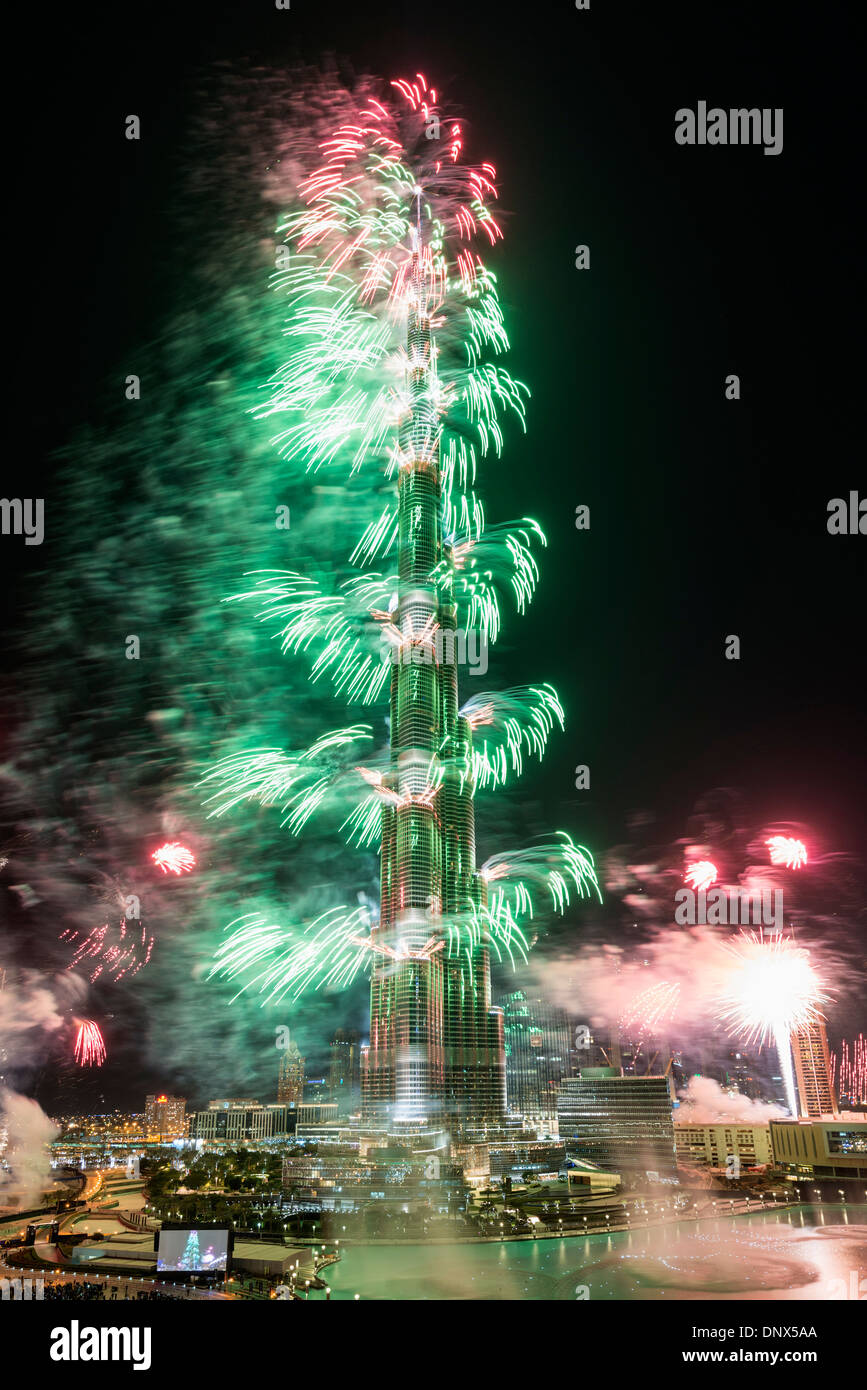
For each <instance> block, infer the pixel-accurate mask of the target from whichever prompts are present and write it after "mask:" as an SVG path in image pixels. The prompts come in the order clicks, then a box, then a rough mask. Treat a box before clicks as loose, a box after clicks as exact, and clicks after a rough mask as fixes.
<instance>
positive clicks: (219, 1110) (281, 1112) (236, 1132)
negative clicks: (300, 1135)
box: [190, 1100, 296, 1146]
mask: <svg viewBox="0 0 867 1390" xmlns="http://www.w3.org/2000/svg"><path fill="white" fill-rule="evenodd" d="M295 1125H296V1113H295V1110H294V1108H293V1107H292V1106H288V1105H280V1104H277V1105H260V1104H259V1102H258V1101H253V1100H250V1101H248V1100H212V1101H211V1102H210V1104H209V1105H208V1108H207V1110H194V1111H193V1112H192V1114H191V1115H190V1138H191V1139H199V1140H202V1141H203V1142H204V1143H211V1144H226V1145H227V1146H231V1145H233V1144H244V1143H262V1142H263V1141H266V1140H268V1139H278V1138H282V1137H285V1136H286V1135H288V1134H292V1133H294V1131H295Z"/></svg>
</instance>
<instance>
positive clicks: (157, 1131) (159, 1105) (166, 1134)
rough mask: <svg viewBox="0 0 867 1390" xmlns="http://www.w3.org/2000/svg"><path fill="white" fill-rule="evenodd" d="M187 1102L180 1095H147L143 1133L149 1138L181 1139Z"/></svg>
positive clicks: (161, 1139)
mask: <svg viewBox="0 0 867 1390" xmlns="http://www.w3.org/2000/svg"><path fill="white" fill-rule="evenodd" d="M186 1112H187V1102H186V1100H185V1099H184V1098H183V1097H181V1096H148V1097H147V1099H146V1101H145V1134H146V1135H147V1137H148V1138H149V1139H159V1140H160V1141H163V1140H168V1139H182V1138H183V1137H184V1134H185V1133H186V1128H187V1121H186Z"/></svg>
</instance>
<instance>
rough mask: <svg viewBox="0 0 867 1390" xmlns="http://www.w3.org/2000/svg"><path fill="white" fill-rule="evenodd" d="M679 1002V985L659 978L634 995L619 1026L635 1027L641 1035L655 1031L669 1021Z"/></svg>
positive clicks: (624, 1027) (625, 1027)
mask: <svg viewBox="0 0 867 1390" xmlns="http://www.w3.org/2000/svg"><path fill="white" fill-rule="evenodd" d="M679 1002H680V985H679V984H676V983H673V982H671V981H669V980H660V981H659V983H658V984H655V985H649V986H648V988H647V989H643V990H642V991H641V993H640V994H637V995H636V996H635V998H634V999H633V1000H632V1003H631V1004H630V1005H629V1007H628V1008H627V1009H626V1010H625V1012H624V1014H623V1017H622V1018H621V1020H620V1027H621V1028H622V1029H624V1030H628V1029H634V1028H637V1029H638V1031H639V1032H640V1033H641V1034H642V1035H644V1034H646V1033H649V1034H653V1033H656V1032H657V1031H658V1030H659V1029H660V1028H661V1027H662V1026H663V1025H664V1024H666V1023H671V1021H672V1019H673V1018H674V1016H675V1014H676V1013H677V1006H678V1004H679Z"/></svg>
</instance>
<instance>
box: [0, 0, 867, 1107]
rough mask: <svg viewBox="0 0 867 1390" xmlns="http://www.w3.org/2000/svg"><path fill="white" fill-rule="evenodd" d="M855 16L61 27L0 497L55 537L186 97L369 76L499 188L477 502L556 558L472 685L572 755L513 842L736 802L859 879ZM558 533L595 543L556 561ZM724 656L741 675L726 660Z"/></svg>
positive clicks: (183, 18)
mask: <svg viewBox="0 0 867 1390" xmlns="http://www.w3.org/2000/svg"><path fill="white" fill-rule="evenodd" d="M757 9H759V10H760V14H758V15H757V13H756V11H757ZM843 13H844V7H843V6H839V5H834V4H831V5H826V6H824V7H822V8H821V9H819V10H817V9H816V8H815V7H814V6H807V5H803V4H795V5H793V4H791V3H787V4H782V3H769V4H765V5H762V6H760V7H757V6H756V5H755V4H746V3H730V4H726V5H724V6H722V5H713V6H711V5H708V4H696V3H695V0H691V2H690V3H670V4H666V5H653V4H647V3H644V4H640V5H639V4H631V5H627V4H623V3H614V0H592V7H591V9H590V11H589V12H586V13H585V12H578V11H576V10H575V8H574V5H573V4H572V3H571V2H570V0H560V3H547V4H543V5H541V6H538V5H537V6H524V7H518V8H517V9H513V10H512V11H511V12H510V11H508V10H507V9H505V8H503V7H497V6H486V5H458V4H442V5H438V6H426V5H420V4H415V5H390V4H385V3H377V4H369V5H362V4H359V3H357V2H356V3H353V4H334V3H331V2H330V0H328V3H322V2H321V0H292V8H291V10H289V11H287V12H282V11H277V10H275V9H274V8H273V7H269V5H268V4H267V3H266V0H256V3H255V4H243V5H242V4H240V3H236V4H233V5H232V4H219V3H210V4H208V5H205V6H202V5H192V4H177V5H172V6H161V5H153V6H147V7H145V8H144V9H142V8H137V7H132V8H130V7H120V8H118V7H111V8H110V9H109V8H108V7H106V8H105V10H104V12H103V13H102V14H97V12H96V11H95V9H94V8H93V7H91V9H90V11H89V13H86V14H84V15H82V14H81V13H80V12H77V11H76V10H74V9H73V10H69V9H66V10H64V9H61V10H59V11H57V12H56V13H53V14H52V16H51V19H50V24H48V25H47V26H46V28H47V32H45V33H42V34H40V35H39V38H38V40H35V41H34V42H35V51H36V53H37V54H38V56H37V57H36V58H35V59H34V60H32V69H31V78H30V81H31V96H32V107H31V110H30V112H29V114H28V121H27V123H26V126H24V127H22V130H21V134H22V138H23V142H24V156H23V166H24V167H23V171H22V172H23V175H24V179H25V186H26V188H27V191H26V193H25V196H24V198H23V199H22V201H21V202H20V203H19V204H18V207H17V213H18V217H17V218H16V222H17V225H18V229H19V230H18V235H19V237H20V239H21V242H22V250H23V256H22V258H21V259H22V260H23V266H20V265H19V269H18V270H17V271H16V272H15V277H16V278H18V277H19V276H20V278H21V279H22V280H24V281H26V283H27V295H28V301H29V312H30V313H31V314H32V322H31V328H30V332H29V334H28V337H29V343H30V347H29V350H28V351H27V353H26V355H25V361H24V362H23V363H22V364H21V365H22V367H24V368H25V370H24V371H23V373H22V375H23V381H22V387H21V389H22V391H23V393H24V399H25V400H26V402H27V404H26V412H25V416H24V418H26V419H27V421H28V443H27V447H26V450H25V449H20V450H19V451H18V452H17V453H13V454H12V455H11V456H10V457H9V458H8V460H7V467H6V470H5V477H6V482H5V484H4V491H5V492H6V493H7V494H8V495H10V496H13V495H36V488H35V480H36V479H38V481H39V488H40V491H39V494H38V495H40V496H44V497H45V499H46V514H47V516H49V517H50V516H52V515H53V513H52V496H53V494H52V487H53V485H54V484H53V478H54V473H55V467H56V463H55V456H56V451H57V450H58V449H60V448H62V447H63V445H64V444H65V443H66V442H67V441H68V438H69V435H70V432H71V431H72V430H73V429H74V428H76V427H79V426H80V425H81V424H82V423H83V422H86V421H91V422H97V423H98V421H99V417H100V412H101V411H102V410H103V408H104V407H103V404H102V402H103V401H104V400H105V395H106V382H113V381H114V380H115V379H120V378H122V377H123V376H124V375H125V374H126V373H127V372H128V371H132V370H135V365H134V362H135V353H136V347H137V345H138V344H140V343H142V342H147V341H148V340H149V339H150V338H152V337H153V335H154V334H156V333H157V332H158V330H159V325H160V322H161V320H162V319H163V318H164V316H165V315H166V313H167V312H168V310H169V308H170V306H171V304H172V301H173V297H174V296H175V295H176V293H177V289H178V285H179V282H180V280H181V278H182V276H183V274H184V257H185V256H187V255H189V248H179V247H178V245H177V243H176V242H175V241H174V240H173V237H172V231H171V219H170V216H169V213H170V208H171V204H172V200H173V199H174V198H175V197H176V196H177V195H176V188H177V170H178V168H179V167H180V164H181V163H182V162H183V159H184V155H185V151H184V141H185V139H186V133H187V131H188V127H189V121H190V118H191V116H192V115H193V114H194V112H195V108H196V102H197V91H198V89H199V86H200V82H201V75H202V73H203V72H206V71H207V70H208V67H209V65H210V64H211V63H213V62H214V61H222V62H225V63H228V64H229V65H231V64H234V63H237V62H239V61H240V60H241V59H242V58H246V59H249V60H250V61H252V62H254V63H261V64H262V65H263V66H265V67H268V66H271V65H278V66H279V65H283V64H286V63H290V62H294V61H297V60H302V61H304V62H307V63H312V62H316V61H317V60H318V59H320V58H321V57H322V55H324V54H328V53H334V54H336V55H337V57H338V60H339V62H340V63H341V64H344V65H345V66H346V67H347V68H354V69H355V70H356V71H358V72H366V71H370V72H375V73H379V74H381V75H382V76H384V77H386V78H387V77H391V76H397V75H404V74H407V75H408V74H411V73H414V72H416V71H418V70H421V71H423V72H424V73H425V75H426V76H427V77H428V79H429V80H430V81H432V82H435V83H436V84H437V85H438V86H440V87H442V88H444V89H445V90H446V92H448V93H449V94H450V95H451V96H452V97H453V98H454V100H455V101H456V102H457V104H459V105H460V106H461V108H462V109H463V111H464V112H465V113H466V116H467V119H468V128H469V131H470V141H471V149H472V153H473V155H474V156H476V157H478V158H488V159H490V160H491V161H492V162H493V163H494V164H495V166H496V168H497V174H498V186H499V189H500V205H501V208H503V209H505V210H506V214H507V215H506V218H505V226H506V239H505V242H504V244H503V245H502V246H501V247H500V248H499V249H498V250H497V252H496V255H495V257H492V264H494V265H495V269H496V272H497V274H498V277H499V288H500V295H501V298H502V300H503V303H504V306H505V310H506V318H507V323H508V327H509V333H510V337H511V342H512V351H511V354H510V361H509V367H510V370H511V371H512V372H513V373H514V375H516V376H517V377H519V378H520V379H522V380H525V381H527V382H528V383H529V385H530V387H531V389H532V401H531V404H530V412H529V417H528V432H527V435H526V437H521V436H519V435H517V434H516V433H515V432H513V433H512V434H511V436H510V437H509V439H508V442H507V446H506V448H505V450H504V453H503V457H502V460H501V461H499V462H495V463H493V464H491V465H489V466H488V468H487V470H486V472H485V474H484V478H483V488H484V491H485V493H486V495H487V498H488V501H489V507H488V510H489V513H493V512H495V513H496V515H497V516H498V517H501V518H509V517H512V516H520V515H522V514H530V515H532V516H533V517H535V518H537V519H538V520H539V521H540V522H541V524H542V525H543V527H544V529H545V532H546V534H547V537H548V543H549V545H548V550H547V551H546V552H543V554H542V556H541V566H542V579H541V583H540V587H539V590H538V592H537V596H536V599H535V602H534V605H533V608H532V610H531V613H530V616H529V617H527V618H524V619H523V620H520V619H514V618H512V619H510V621H509V622H508V623H507V624H506V626H505V635H504V638H503V639H502V641H501V643H500V644H499V645H498V648H497V652H496V668H495V669H496V680H497V684H501V685H510V684H517V683H518V682H520V681H523V680H528V679H536V678H538V679H545V680H549V681H551V682H552V683H553V684H554V685H555V686H556V687H557V689H558V690H559V692H560V695H561V698H562V700H563V703H564V706H565V708H566V712H567V717H568V723H567V731H566V734H565V735H564V736H559V737H557V738H556V739H555V740H553V741H552V743H551V745H550V747H549V752H548V756H547V758H546V760H545V763H544V764H543V766H542V767H541V768H539V769H536V770H534V772H533V774H532V778H531V779H530V782H529V785H525V784H523V783H522V784H520V786H519V789H518V791H517V792H512V793H511V794H510V798H511V800H512V801H513V802H517V803H519V805H518V806H517V808H516V812H515V814H516V815H517V816H518V817H519V818H520V817H523V818H524V819H527V820H530V821H533V822H535V820H536V819H538V820H540V821H544V822H550V823H553V824H568V825H569V828H570V830H571V831H572V832H573V834H574V835H575V837H576V839H579V840H581V841H583V842H584V843H587V844H591V845H593V846H594V847H596V848H597V849H598V850H599V851H602V850H603V849H604V847H605V846H608V845H611V844H613V843H615V842H618V841H621V840H623V839H624V838H626V835H627V830H626V827H627V826H628V825H629V824H630V821H631V819H632V818H634V816H635V814H636V813H640V812H644V813H647V814H648V815H650V816H652V817H653V819H654V823H655V827H656V828H655V830H654V837H655V838H656V839H657V840H658V841H660V842H666V841H671V840H673V839H675V838H676V837H677V836H679V835H682V834H683V833H684V828H685V825H686V822H687V819H688V817H689V815H690V812H691V810H692V808H693V805H694V803H695V801H696V798H697V797H698V796H700V795H701V794H702V793H704V792H706V791H707V790H708V789H710V788H714V787H720V786H725V787H736V788H738V789H740V791H741V792H742V794H743V796H744V798H745V802H746V804H748V806H749V808H750V814H751V815H752V816H753V818H754V819H755V821H756V822H759V821H776V820H780V821H787V822H797V823H809V824H810V826H811V827H813V829H814V833H815V834H816V836H817V837H818V839H819V840H820V841H821V844H822V846H823V848H824V849H825V850H834V851H840V852H846V853H848V854H851V855H854V856H858V857H859V858H861V856H862V855H863V844H864V834H865V829H867V811H865V797H864V785H865V770H867V759H865V739H864V731H863V714H862V709H863V646H864V631H863V573H864V554H865V547H867V542H865V540H864V538H863V537H857V536H831V535H829V534H828V532H827V529H826V520H827V504H828V501H829V499H831V498H833V497H847V496H848V494H849V492H850V490H851V489H856V488H858V486H859V483H860V484H861V486H862V494H863V491H864V490H865V478H867V474H865V470H864V469H863V464H862V465H861V466H860V467H859V465H858V462H857V460H858V458H859V457H862V456H863V444H862V433H863V431H862V430H861V428H860V427H859V428H857V430H856V419H855V411H856V400H857V399H858V394H857V393H858V388H859V387H860V384H861V383H860V380H859V381H857V382H856V371H857V370H858V365H859V359H860V357H861V353H860V351H859V350H858V349H859V346H860V344H858V343H857V342H856V321H857V315H856V309H855V305H856V296H857V293H858V290H859V289H860V288H861V287H862V285H863V255H862V254H861V248H860V246H859V248H858V253H857V254H856V245H855V232H854V226H853V217H852V213H853V202H854V190H855V187H856V185H857V183H858V179H859V175H858V170H859V166H860V165H861V162H862V161H861V138H860V130H861V118H860V113H859V112H856V97H857V94H858V93H859V91H860V85H861V84H860V80H859V74H858V72H857V70H856V62H857V61H858V60H857V57H856V54H857V48H856V45H855V43H854V36H853V34H852V33H851V32H849V31H848V24H847V21H845V20H844V19H843V17H842V16H843ZM832 70H833V78H832V76H831V73H832ZM700 100H706V101H707V102H708V104H709V105H719V106H721V107H725V108H729V107H740V106H748V107H751V106H758V107H774V108H776V107H782V108H783V109H784V112H785V124H784V149H783V152H782V154H781V155H780V156H778V157H768V156H765V155H764V154H763V153H762V150H761V149H759V148H751V147H746V148H737V147H735V148H725V147H717V148H707V147H706V148H683V147H680V146H678V145H677V144H676V143H675V139H674V113H675V111H676V110H677V109H678V108H680V107H683V106H691V107H695V106H696V104H697V103H698V101H700ZM128 112H136V113H138V114H140V115H141V117H142V121H143V132H144V136H143V139H142V141H141V142H140V144H136V145H131V144H129V143H128V142H126V141H125V140H124V138H123V120H124V117H125V115H126V114H127V113H128ZM25 210H26V212H27V213H28V214H29V215H28V216H27V218H26V224H25V219H24V217H22V215H21V214H22V213H24V212H25ZM584 243H586V244H587V245H589V247H590V254H591V268H590V270H589V271H587V272H580V271H578V270H576V269H575V267H574V259H575V253H574V248H575V247H576V246H577V245H578V244H584ZM263 292H264V291H263ZM130 363H132V364H133V365H129V364H130ZM730 373H737V374H738V375H739V377H740V381H741V399H740V400H739V401H736V402H730V401H727V400H726V399H725V396H724V382H725V378H726V376H727V375H728V374H730ZM10 416H11V417H16V416H17V417H18V418H19V419H20V418H21V397H19V398H18V400H17V401H13V402H11V405H10ZM34 426H35V429H34ZM859 426H860V421H859ZM34 436H35V438H34ZM579 504H586V505H589V507H590V512H591V528H590V530H589V532H580V531H577V530H576V529H575V525H574V516H575V509H576V507H577V506H578V505H579ZM100 505H101V502H100V498H99V496H98V495H96V496H94V506H95V507H100ZM105 525H106V526H107V527H110V526H111V525H112V515H111V513H110V511H109V513H108V514H107V515H106V518H105ZM0 544H2V550H0V557H2V561H3V564H4V567H6V569H7V572H8V577H9V583H8V586H7V598H8V614H7V618H6V622H5V624H4V628H5V632H6V639H7V642H8V645H9V659H8V660H7V661H5V662H4V682H3V696H4V699H3V725H2V731H0V732H2V736H3V738H4V739H5V738H8V736H9V735H10V733H11V731H12V730H13V729H14V727H15V725H16V723H17V721H18V720H19V719H20V718H21V715H22V711H21V708H20V700H21V696H20V692H19V687H18V684H17V677H16V670H15V668H16V666H17V663H18V657H19V646H18V641H19V629H20V625H21V623H22V622H23V621H24V619H23V618H22V612H23V608H22V603H23V596H24V595H25V594H26V593H27V592H28V590H29V588H30V585H31V584H32V583H33V578H32V576H33V572H35V570H37V569H38V568H40V567H41V566H43V565H44V564H45V563H46V556H47V555H49V554H50V550H49V547H50V545H51V538H50V536H49V537H48V539H47V540H46V543H45V546H44V547H43V551H44V552H45V553H42V554H40V553H39V550H38V549H37V548H35V547H34V548H25V547H24V546H23V543H22V542H21V540H20V539H17V538H13V537H4V538H3V539H2V543H0ZM859 561H860V564H859ZM126 579H127V582H132V583H134V576H133V575H128V576H127V577H126ZM729 634H737V635H739V637H740V639H741V644H742V656H741V660H740V661H727V660H726V659H725V657H724V647H725V640H726V637H727V636H728V635H729ZM0 759H2V754H0ZM2 760H5V759H2ZM576 764H588V765H589V766H590V771H591V789H590V791H589V792H580V793H579V792H576V791H575V790H574V768H575V766H576ZM480 835H481V838H482V840H483V841H484V829H483V828H482V829H481V830H480ZM861 920H862V930H863V917H862V919H861ZM338 1015H339V1008H337V1007H336V1009H335V1014H334V1017H333V1020H332V1021H333V1026H337V1025H338V1024H339V1023H340V1022H341V1021H342V1020H341V1019H340V1017H339V1016H338ZM347 1021H348V1022H353V1021H354V1020H347ZM123 1046H124V1047H127V1048H128V1055H130V1056H132V1055H135V1054H136V1053H137V1051H138V1049H137V1047H136V1045H135V1044H134V1043H133V1042H132V1041H128V1042H127V1043H125V1044H124V1045H123ZM133 1075H134V1076H135V1089H133V1090H131V1091H129V1093H128V1091H127V1086H126V1083H125V1080H124V1077H123V1075H122V1074H115V1075H114V1076H113V1077H112V1078H111V1079H109V1078H108V1077H106V1078H105V1089H106V1095H107V1098H108V1099H109V1100H111V1101H113V1102H116V1103H120V1104H123V1103H129V1104H130V1105H132V1104H139V1105H140V1104H141V1096H140V1095H139V1089H138V1088H140V1087H142V1086H144V1085H149V1084H154V1085H168V1084H170V1082H171V1077H169V1079H168V1080H165V1079H164V1073H162V1072H160V1071H158V1070H157V1069H155V1068H153V1067H152V1066H150V1065H146V1064H143V1065H142V1067H141V1068H139V1069H137V1070H135V1071H134V1072H133ZM228 1082H229V1079H228V1078H227V1085H228ZM179 1084H180V1083H179ZM43 1086H44V1083H43ZM236 1089H237V1088H235V1087H230V1091H232V1090H236ZM43 1094H44V1095H45V1096H46V1103H48V1102H50V1101H51V1099H52V1096H51V1093H50V1088H49V1089H45V1090H44V1091H43ZM205 1098H206V1097H204V1096H200V1097H199V1099H205ZM263 1098H264V1097H263Z"/></svg>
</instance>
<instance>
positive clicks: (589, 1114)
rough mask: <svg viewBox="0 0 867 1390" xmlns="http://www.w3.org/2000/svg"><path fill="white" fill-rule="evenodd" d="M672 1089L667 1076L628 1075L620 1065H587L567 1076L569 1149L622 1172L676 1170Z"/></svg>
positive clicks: (561, 1119) (562, 1108) (562, 1114)
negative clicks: (571, 1075) (573, 1074)
mask: <svg viewBox="0 0 867 1390" xmlns="http://www.w3.org/2000/svg"><path fill="white" fill-rule="evenodd" d="M672 1100H673V1097H672V1094H671V1087H670V1083H669V1079H668V1077H666V1076H623V1075H622V1074H621V1072H620V1070H619V1069H618V1068H617V1067H585V1068H584V1069H583V1070H582V1071H581V1074H580V1076H577V1077H567V1078H566V1079H565V1080H564V1081H563V1084H562V1087H561V1090H560V1096H559V1098H558V1101H557V1117H558V1123H559V1126H560V1138H561V1139H565V1140H566V1147H567V1149H568V1151H569V1153H570V1154H571V1153H574V1154H576V1155H577V1156H578V1157H579V1158H586V1159H589V1160H590V1162H591V1163H596V1164H598V1165H599V1167H600V1168H613V1169H616V1170H617V1171H618V1172H624V1173H626V1172H630V1171H632V1172H636V1171H639V1170H642V1171H645V1172H650V1171H655V1172H657V1173H659V1174H660V1175H663V1174H664V1175H666V1176H668V1175H670V1174H672V1173H673V1172H674V1170H675V1167H676V1163H675V1149H674V1127H673V1123H672Z"/></svg>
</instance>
